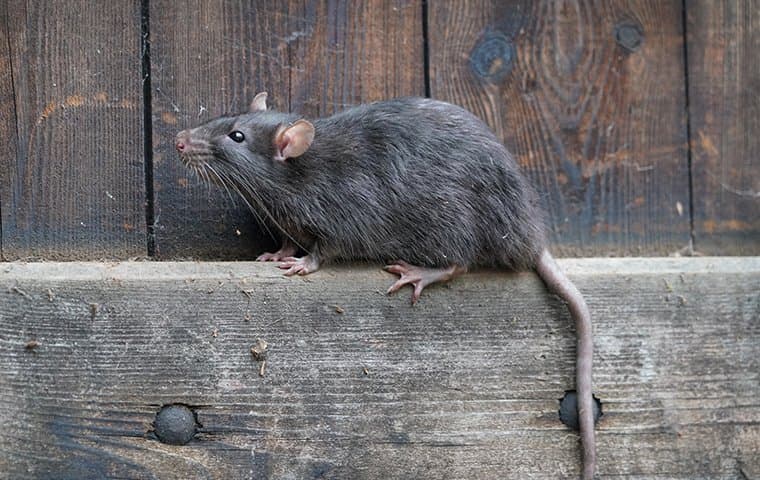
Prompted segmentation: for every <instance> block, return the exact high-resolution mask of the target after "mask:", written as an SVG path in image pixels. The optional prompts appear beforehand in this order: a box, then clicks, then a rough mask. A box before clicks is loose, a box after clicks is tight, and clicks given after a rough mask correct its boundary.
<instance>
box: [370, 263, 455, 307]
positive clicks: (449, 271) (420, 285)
mask: <svg viewBox="0 0 760 480" xmlns="http://www.w3.org/2000/svg"><path fill="white" fill-rule="evenodd" d="M384 268H385V270H386V271H388V272H391V273H395V274H396V275H399V276H400V277H401V278H399V279H398V280H397V281H396V283H394V284H393V285H391V288H389V289H388V294H391V293H393V292H396V291H397V290H398V289H400V288H401V287H403V286H404V285H412V286H413V287H414V293H412V304H414V303H416V302H417V300H419V299H420V295H421V294H422V289H424V288H425V287H427V286H428V285H430V284H433V283H436V282H446V281H448V280H451V279H452V278H454V277H456V276H457V275H460V274H462V273H464V272H466V271H467V269H466V268H464V267H460V266H457V265H452V266H450V267H447V268H425V267H417V266H414V265H409V264H408V263H406V262H404V261H401V260H399V261H397V262H396V263H394V264H392V265H386V266H385V267H384Z"/></svg>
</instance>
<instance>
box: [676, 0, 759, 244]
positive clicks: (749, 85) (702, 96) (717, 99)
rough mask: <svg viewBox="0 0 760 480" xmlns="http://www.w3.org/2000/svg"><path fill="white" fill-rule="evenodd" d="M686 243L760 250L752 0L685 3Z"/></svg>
mask: <svg viewBox="0 0 760 480" xmlns="http://www.w3.org/2000/svg"><path fill="white" fill-rule="evenodd" d="M686 18H687V37H688V54H689V63H688V65H689V118H690V121H691V148H692V178H693V189H694V193H693V194H694V237H695V239H694V242H695V248H696V250H697V251H699V252H703V253H716V252H721V253H723V254H731V255H748V254H750V255H757V254H758V253H760V135H758V133H757V132H758V130H760V62H758V61H757V54H758V52H759V51H760V1H757V0H736V1H729V2H712V1H709V0H699V1H693V0H688V1H687V2H686Z"/></svg>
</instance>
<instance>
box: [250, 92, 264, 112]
mask: <svg viewBox="0 0 760 480" xmlns="http://www.w3.org/2000/svg"><path fill="white" fill-rule="evenodd" d="M266 109H267V92H261V93H259V94H257V95H256V96H255V97H253V100H252V101H251V106H250V111H251V112H259V111H261V110H266Z"/></svg>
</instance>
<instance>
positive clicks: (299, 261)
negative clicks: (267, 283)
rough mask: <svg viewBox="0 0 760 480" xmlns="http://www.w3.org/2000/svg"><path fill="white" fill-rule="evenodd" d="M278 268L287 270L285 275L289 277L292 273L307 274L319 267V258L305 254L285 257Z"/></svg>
mask: <svg viewBox="0 0 760 480" xmlns="http://www.w3.org/2000/svg"><path fill="white" fill-rule="evenodd" d="M280 268H282V269H283V270H287V271H286V272H285V275H286V276H288V277H290V276H292V275H296V274H298V275H308V274H310V273H312V272H316V271H317V270H318V269H319V260H317V259H316V258H314V257H312V256H311V255H306V256H305V257H301V258H296V257H287V258H283V259H282V263H281V264H280Z"/></svg>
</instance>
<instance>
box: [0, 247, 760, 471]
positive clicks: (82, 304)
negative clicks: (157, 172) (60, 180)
mask: <svg viewBox="0 0 760 480" xmlns="http://www.w3.org/2000/svg"><path fill="white" fill-rule="evenodd" d="M560 263H561V265H562V267H563V268H564V269H565V270H566V271H567V272H568V274H569V276H570V277H572V278H573V280H574V281H575V282H576V283H577V285H578V287H579V288H580V289H581V291H583V292H584V293H585V295H586V298H587V299H588V302H589V306H590V308H591V311H592V313H593V318H594V328H595V332H596V352H595V392H596V395H597V396H598V397H599V398H600V399H601V400H602V402H603V409H604V417H603V418H602V420H601V422H600V424H599V426H598V448H599V475H600V477H601V478H606V477H607V476H609V477H613V476H614V477H615V478H630V479H634V478H635V479H641V478H662V479H665V478H669V479H674V478H704V479H706V478H757V476H758V475H760V458H759V457H758V456H757V452H758V450H759V449H760V402H759V401H758V398H760V382H759V381H758V380H759V379H760V377H759V375H760V258H758V257H752V258H749V257H747V258H741V259H731V258H692V259H609V260H605V259H591V260H570V261H567V260H566V261H562V262H560ZM391 281H392V276H391V275H389V274H387V273H384V272H382V271H380V269H379V268H376V267H374V266H371V267H357V268H346V267H342V268H329V269H325V270H323V271H320V272H317V273H315V274H313V275H311V276H309V277H305V278H284V277H283V276H282V275H281V274H280V272H279V271H278V269H277V268H276V267H275V266H273V265H267V264H254V263H243V262H236V263H173V262H166V263H158V264H157V263H147V262H146V263H121V264H119V263H112V264H80V263H73V264H72V263H69V264H59V263H44V264H19V263H12V264H6V265H4V266H3V268H2V269H1V270H0V372H2V373H1V374H0V423H2V425H3V428H2V429H0V452H1V453H0V471H2V472H3V474H4V475H6V476H7V477H9V478H47V477H53V476H54V477H56V478H63V477H65V478H103V477H106V476H111V477H130V478H135V477H136V478H230V479H235V478H262V477H263V478H357V479H361V478H475V479H490V478H515V479H523V478H546V479H555V478H577V474H578V471H579V465H578V460H579V445H578V438H577V435H576V434H574V433H572V432H570V431H569V430H567V429H566V428H565V427H564V426H563V425H562V424H561V423H560V422H559V420H558V415H557V410H558V401H557V399H558V398H560V397H562V395H563V392H564V391H565V389H568V388H571V387H572V384H573V364H574V358H573V357H574V351H573V346H574V335H573V329H572V326H571V322H570V321H569V318H568V314H567V313H566V311H565V308H564V306H563V305H562V304H561V303H560V302H559V301H558V300H556V299H555V298H553V297H551V296H550V295H548V294H547V293H546V291H545V290H544V288H543V286H542V285H541V283H540V282H539V280H538V279H537V278H536V277H535V276H534V275H532V274H521V275H514V274H512V275H510V274H501V273H490V272H482V273H475V274H470V275H466V276H465V277H462V278H460V279H457V280H455V281H454V282H452V283H451V284H450V285H449V286H447V287H433V288H430V289H429V290H428V291H426V292H425V294H424V295H423V298H422V301H421V302H420V303H418V304H417V305H416V306H415V307H411V306H410V305H409V296H408V295H409V292H408V291H403V292H402V293H403V295H399V296H394V297H388V296H385V295H384V294H382V292H383V291H384V290H385V288H386V287H387V285H388V284H389V283H390V282H391ZM257 338H263V339H265V340H266V341H267V342H268V343H269V356H268V358H267V367H266V371H265V374H264V376H263V377H260V376H259V367H260V364H259V363H257V362H255V361H254V360H253V359H252V356H251V354H250V352H249V349H250V347H251V345H253V343H254V342H255V341H256V339H257ZM31 340H34V341H35V342H37V346H36V347H35V348H29V346H30V345H29V342H30V341H31ZM174 402H181V403H184V404H187V405H190V406H191V407H192V408H193V409H194V410H195V412H196V414H197V419H198V421H199V422H200V424H201V425H202V428H201V429H200V432H199V433H198V434H197V435H196V437H195V439H194V440H192V441H191V442H190V443H189V444H187V445H185V446H172V445H166V444H163V443H160V442H158V441H156V440H155V439H154V438H152V437H151V434H150V433H149V430H150V428H151V427H150V425H151V422H152V421H153V419H154V415H155V414H156V412H157V411H158V410H159V408H160V406H161V405H163V404H169V403H174Z"/></svg>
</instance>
